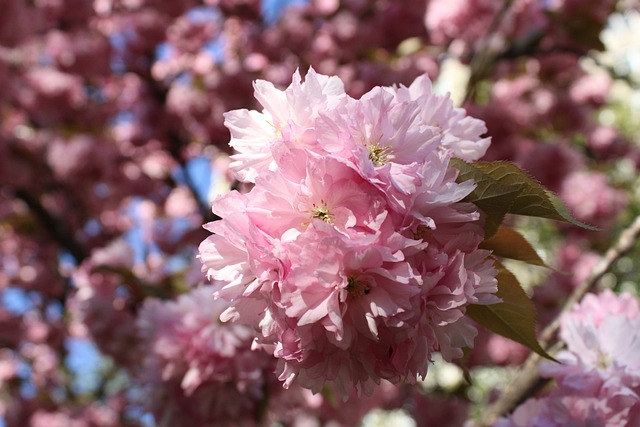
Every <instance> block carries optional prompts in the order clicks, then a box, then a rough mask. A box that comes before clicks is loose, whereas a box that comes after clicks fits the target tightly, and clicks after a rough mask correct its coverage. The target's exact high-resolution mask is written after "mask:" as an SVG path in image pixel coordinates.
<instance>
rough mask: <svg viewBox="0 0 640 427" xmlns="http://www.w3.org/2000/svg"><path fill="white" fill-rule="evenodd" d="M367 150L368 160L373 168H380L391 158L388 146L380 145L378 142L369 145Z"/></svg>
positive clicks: (391, 153)
mask: <svg viewBox="0 0 640 427" xmlns="http://www.w3.org/2000/svg"><path fill="white" fill-rule="evenodd" d="M368 148H369V160H371V163H373V165H374V166H382V165H384V164H385V163H387V162H388V161H389V159H391V158H393V152H392V151H391V147H390V146H388V145H380V142H376V143H375V144H370V145H369V146H368Z"/></svg>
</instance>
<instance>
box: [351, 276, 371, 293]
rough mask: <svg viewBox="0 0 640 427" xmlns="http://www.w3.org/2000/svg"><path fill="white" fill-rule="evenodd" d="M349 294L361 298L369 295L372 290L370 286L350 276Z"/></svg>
mask: <svg viewBox="0 0 640 427" xmlns="http://www.w3.org/2000/svg"><path fill="white" fill-rule="evenodd" d="M346 289H347V293H348V294H349V295H351V296H352V297H359V296H362V295H368V294H369V292H371V288H370V287H369V285H368V284H366V283H364V282H361V281H358V280H357V279H356V278H355V277H353V276H349V277H348V278H347V288H346Z"/></svg>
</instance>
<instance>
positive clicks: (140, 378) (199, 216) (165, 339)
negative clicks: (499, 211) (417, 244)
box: [0, 0, 640, 427]
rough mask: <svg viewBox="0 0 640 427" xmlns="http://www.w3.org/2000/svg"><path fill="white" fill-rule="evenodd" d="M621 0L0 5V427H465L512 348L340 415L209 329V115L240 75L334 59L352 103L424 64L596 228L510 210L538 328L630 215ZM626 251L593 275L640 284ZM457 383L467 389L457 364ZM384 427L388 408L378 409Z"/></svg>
mask: <svg viewBox="0 0 640 427" xmlns="http://www.w3.org/2000/svg"><path fill="white" fill-rule="evenodd" d="M639 10H640V3H639V2H638V1H636V0H620V1H614V0H604V1H599V2H591V1H587V0H378V1H374V0H347V1H338V0H264V1H260V0H204V1H196V0H172V1H163V0H1V1H0V426H3V427H4V426H6V427H23V426H34V427H57V426H60V427H62V426H64V427H67V426H72V427H110V426H148V427H151V426H169V427H181V426H190V427H191V426H196V427H197V426H218V425H221V426H251V425H268V426H280V425H282V426H285V425H287V426H288V425H292V426H358V425H366V426H371V425H398V426H405V425H406V426H422V425H438V426H460V425H462V424H463V423H464V421H465V420H466V419H467V418H469V417H471V418H472V417H474V415H476V414H478V413H479V412H480V411H482V408H483V407H484V406H486V404H487V402H489V401H491V400H492V399H494V398H495V396H496V395H497V394H498V393H499V391H500V389H501V387H503V386H504V384H505V383H506V382H507V381H508V379H509V378H510V377H511V376H512V375H513V373H514V372H516V371H517V370H518V366H519V364H521V363H522V361H523V360H524V359H525V358H526V356H527V350H526V349H524V348H523V347H520V346H518V345H517V344H514V343H512V342H509V341H507V340H506V339H503V338H501V337H498V336H494V335H491V334H490V333H488V332H486V331H481V332H480V335H479V336H478V338H477V340H476V347H475V349H474V350H473V351H471V352H470V353H469V355H468V356H467V357H466V358H465V360H462V361H460V362H459V363H458V364H445V363H439V362H438V361H437V360H436V361H435V362H436V363H434V366H433V369H431V371H430V373H429V376H428V378H427V380H426V381H425V382H424V383H421V384H419V385H418V386H415V387H413V386H412V387H409V386H406V387H393V386H391V385H388V384H382V385H381V386H380V388H379V390H377V391H376V392H375V393H374V395H372V396H369V397H362V398H357V397H354V399H352V400H351V402H350V403H349V405H348V406H346V408H348V410H345V409H344V408H345V406H342V403H341V401H340V398H339V397H336V396H334V395H331V393H329V392H327V393H324V394H320V395H315V396H314V395H311V394H310V393H308V392H306V391H305V390H299V389H292V390H289V391H285V390H283V389H282V388H281V385H280V384H279V383H278V381H277V380H276V379H275V378H274V377H273V375H272V374H271V372H272V371H273V366H274V361H273V360H272V359H271V358H270V357H269V356H268V355H266V354H261V353H257V352H251V351H250V349H249V345H250V342H251V338H252V336H251V332H250V331H248V330H246V329H244V328H243V327H239V326H236V325H227V324H221V323H220V322H219V321H218V320H217V315H218V314H219V313H220V312H221V311H222V310H223V309H224V303H222V302H220V301H214V300H213V299H212V298H211V292H210V289H209V288H208V287H207V286H208V285H207V284H206V281H205V278H204V276H203V275H202V273H201V272H200V264H199V262H198V261H197V259H196V258H195V255H196V252H197V245H198V244H199V243H200V242H201V241H202V240H203V239H204V238H205V237H206V235H207V234H208V233H207V232H206V231H205V230H203V229H202V224H203V223H206V222H208V221H211V220H213V219H214V217H213V214H212V213H211V211H210V208H209V204H210V202H211V200H213V198H214V197H215V196H216V195H217V194H222V193H224V192H226V191H228V190H229V189H232V188H238V187H239V186H238V184H237V183H235V182H234V181H233V178H232V177H231V175H230V174H229V173H228V170H227V166H228V163H229V154H230V150H229V148H228V141H229V133H228V131H227V129H226V128H225V127H224V125H223V121H224V119H223V116H222V114H223V113H224V112H225V111H229V110H232V109H237V108H249V109H253V108H257V104H256V102H255V100H254V98H253V88H252V81H253V80H255V79H265V80H269V81H271V82H273V83H274V84H275V85H276V86H278V87H281V88H284V87H286V86H287V84H288V83H289V82H290V81H291V76H292V74H293V73H294V71H295V70H296V69H300V70H301V72H302V73H304V72H305V71H306V70H307V69H308V68H309V67H313V68H314V69H315V70H316V71H317V72H319V73H322V74H329V75H338V76H339V77H340V78H341V79H342V80H343V81H344V82H345V87H346V90H347V92H348V93H349V94H350V95H352V96H354V97H359V96H361V95H362V94H364V93H366V92H367V91H368V90H370V89H371V88H372V87H374V86H377V85H391V84H405V85H408V84H410V83H411V82H412V81H413V79H414V78H416V77H417V76H419V75H421V74H425V73H426V74H427V75H428V76H429V77H430V78H431V79H432V80H433V81H434V87H435V90H436V92H438V93H443V94H444V93H447V92H449V93H450V94H451V97H452V99H453V100H454V102H455V104H456V105H458V106H462V107H464V108H465V109H466V110H467V111H468V113H469V114H470V115H472V116H475V117H478V118H480V119H482V120H484V121H485V122H486V124H487V127H488V135H490V136H491V137H492V141H493V143H492V146H491V148H490V149H489V152H488V153H487V156H486V157H485V160H509V161H513V162H515V163H516V164H518V165H519V166H520V167H522V168H523V169H525V170H526V171H528V172H529V173H530V174H532V175H533V176H534V177H536V178H537V179H538V180H539V181H540V182H541V183H543V184H544V185H545V186H547V187H548V188H550V189H551V190H553V191H555V192H557V193H558V194H559V195H560V197H561V198H562V199H563V200H564V201H565V202H566V204H567V205H568V206H569V208H570V209H571V211H572V212H573V214H574V216H575V217H577V218H578V219H579V220H581V221H584V222H586V223H589V224H592V225H595V226H598V227H600V228H601V231H599V232H593V231H585V230H583V229H577V228H576V227H573V226H569V225H563V224H557V223H551V222H544V221H538V220H533V219H529V220H519V221H518V222H514V220H510V221H512V222H513V225H514V226H515V227H516V228H517V229H518V230H520V231H521V232H522V233H523V234H524V235H525V236H526V237H527V238H528V239H529V240H530V241H531V242H532V243H533V244H534V246H535V247H536V249H537V250H538V251H539V253H540V255H541V256H542V257H543V258H544V259H545V261H546V262H547V263H548V264H549V265H551V266H553V267H554V269H544V268H537V267H531V266H523V265H519V264H517V263H507V264H508V266H509V267H510V268H511V269H512V270H513V271H514V272H515V273H516V274H517V276H518V278H519V279H520V281H521V282H522V283H523V284H524V285H525V287H526V289H527V291H528V292H529V293H530V295H531V296H532V298H533V301H534V302H535V304H536V307H537V310H538V313H539V324H540V326H541V327H542V326H544V325H545V324H547V323H548V322H550V321H551V320H552V319H553V318H554V317H555V316H556V315H557V313H558V310H559V309H560V307H561V306H562V304H563V302H564V300H565V299H566V297H567V296H568V295H569V294H570V293H571V291H572V290H573V289H574V288H575V287H576V286H577V284H578V283H579V282H580V281H581V280H583V279H584V278H585V277H586V276H587V275H588V274H589V272H590V271H591V269H592V268H593V266H594V265H595V264H596V263H597V262H598V261H599V259H600V258H601V256H602V254H603V253H604V252H605V251H606V249H607V248H608V247H610V246H611V245H612V244H613V243H614V242H615V240H616V238H617V236H618V233H619V231H620V230H621V229H622V228H623V227H624V226H625V225H627V224H628V223H630V222H631V221H632V220H633V219H634V218H635V217H636V216H637V215H638V214H639V212H640V185H639V184H640V182H639V179H638V168H639V167H640V139H639V136H640V120H639V119H638V117H640V90H639V85H640V31H638V29H640V12H639ZM637 259H638V251H637V250H636V251H634V252H632V253H630V254H629V255H627V256H625V257H623V258H621V259H620V260H619V261H618V262H617V263H616V264H615V266H614V268H613V269H612V270H611V271H610V272H609V273H608V274H606V275H605V277H604V278H603V280H602V281H601V282H600V284H599V286H600V287H601V288H605V287H608V288H611V289H614V290H615V291H617V292H620V291H628V292H631V293H634V294H637V293H638V289H639V287H638V286H639V285H638V280H639V277H640V271H639V267H638V261H637ZM465 377H466V378H468V379H471V380H472V381H471V383H469V382H468V381H466V380H465ZM391 423H393V424H391Z"/></svg>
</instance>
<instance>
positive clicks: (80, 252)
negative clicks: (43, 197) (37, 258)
mask: <svg viewBox="0 0 640 427" xmlns="http://www.w3.org/2000/svg"><path fill="white" fill-rule="evenodd" d="M14 194H15V196H16V197H17V198H18V199H20V200H22V201H23V202H24V203H25V204H26V205H27V207H28V208H29V209H30V210H31V212H32V213H33V214H34V215H35V217H36V218H38V220H39V221H40V223H41V224H42V227H43V228H44V230H46V231H47V232H48V233H49V234H50V235H51V237H53V238H54V239H55V240H56V241H57V242H58V243H60V245H61V246H62V247H63V248H64V249H66V250H67V251H69V253H70V254H71V255H72V256H73V258H74V259H75V261H76V263H77V264H81V263H82V261H84V260H85V259H86V258H87V256H88V253H87V251H86V249H85V248H84V247H82V245H80V243H79V242H78V241H77V240H76V239H75V238H74V237H73V233H72V232H71V230H70V229H69V228H68V227H67V225H66V224H65V223H64V222H63V221H62V220H61V219H60V218H58V217H56V216H55V215H54V214H53V213H51V212H49V210H47V209H46V208H45V207H44V206H43V205H42V203H40V200H39V199H38V197H36V196H35V195H33V194H31V193H30V192H29V191H27V190H25V189H22V188H18V189H15V190H14Z"/></svg>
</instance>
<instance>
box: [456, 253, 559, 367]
mask: <svg viewBox="0 0 640 427" xmlns="http://www.w3.org/2000/svg"><path fill="white" fill-rule="evenodd" d="M495 267H496V268H497V269H498V276H497V279H498V292H497V294H496V295H497V296H498V297H499V298H501V299H502V302H500V303H497V304H491V305H479V304H472V305H470V306H469V307H467V315H468V316H469V317H470V318H471V319H473V320H475V321H476V322H478V323H479V324H480V325H482V326H484V327H485V328H487V329H489V330H490V331H492V332H495V333H496V334H498V335H502V336H503V337H507V338H509V339H512V340H514V341H516V342H518V343H520V344H522V345H524V346H526V347H528V348H529V349H531V350H532V351H535V352H536V353H538V354H539V355H540V356H542V357H546V358H547V359H551V360H555V359H553V358H552V357H551V356H549V355H548V354H547V352H545V351H544V349H543V348H542V347H541V346H540V344H539V343H538V339H537V338H536V331H535V326H536V313H535V309H534V307H533V303H532V302H531V300H530V299H529V297H528V296H527V294H526V293H525V292H524V290H523V289H522V287H521V286H520V283H518V279H516V277H515V276H514V275H513V274H512V273H511V272H510V271H509V270H507V269H506V268H505V267H504V266H503V265H502V264H500V263H499V262H497V261H496V262H495Z"/></svg>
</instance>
